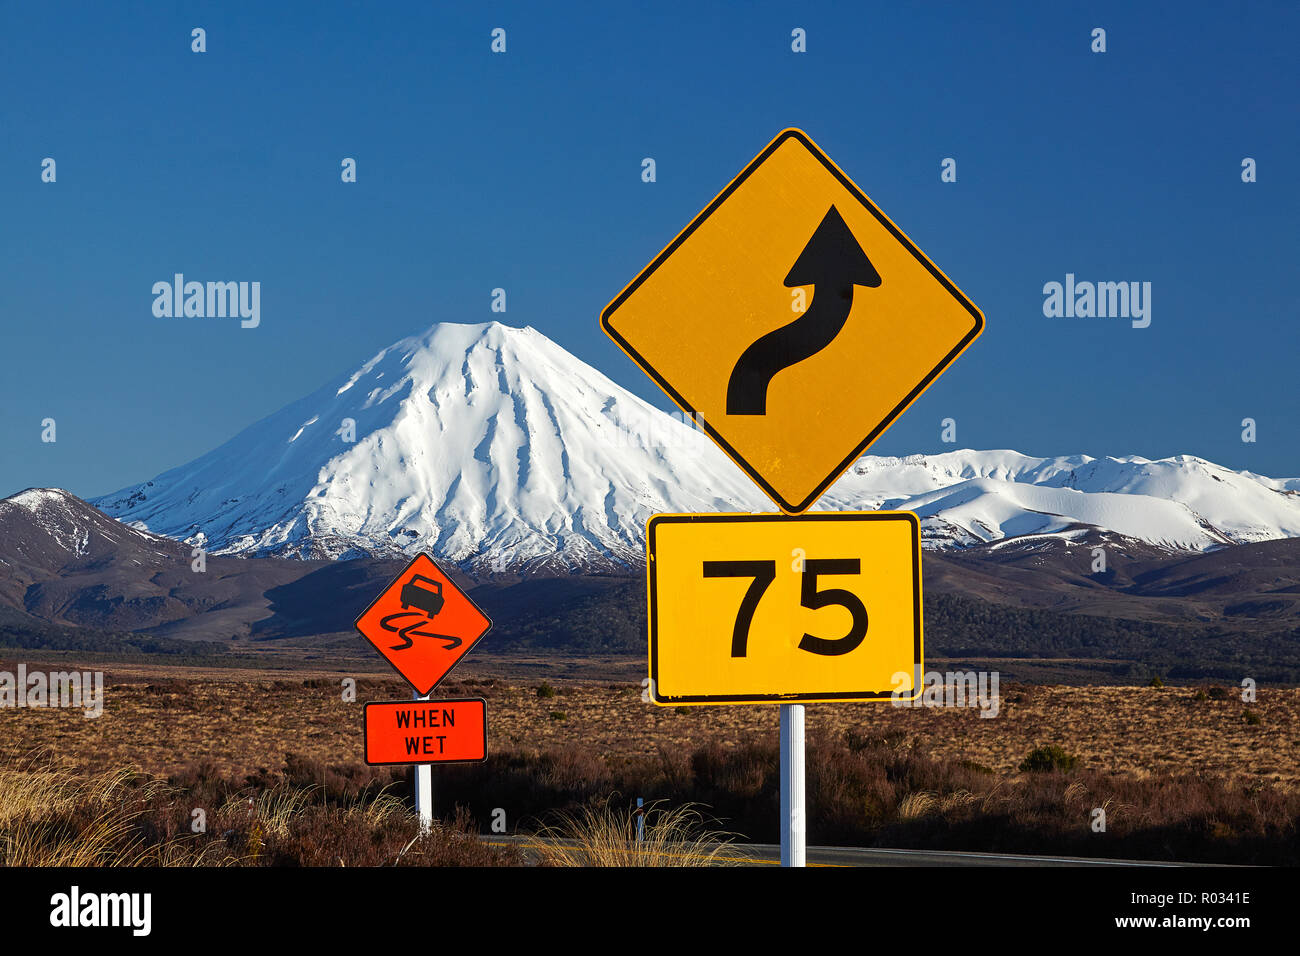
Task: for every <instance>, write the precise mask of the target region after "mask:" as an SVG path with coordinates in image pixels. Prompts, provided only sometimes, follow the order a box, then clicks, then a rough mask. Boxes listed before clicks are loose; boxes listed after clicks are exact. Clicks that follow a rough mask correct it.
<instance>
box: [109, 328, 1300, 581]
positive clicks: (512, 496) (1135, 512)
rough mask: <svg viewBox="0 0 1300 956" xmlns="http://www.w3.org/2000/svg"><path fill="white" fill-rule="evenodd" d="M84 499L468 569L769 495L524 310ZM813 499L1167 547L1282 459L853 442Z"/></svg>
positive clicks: (1282, 492)
mask: <svg viewBox="0 0 1300 956" xmlns="http://www.w3.org/2000/svg"><path fill="white" fill-rule="evenodd" d="M350 439H354V440H350ZM92 503H93V504H95V505H96V506H97V507H99V508H100V509H102V510H103V511H105V512H107V513H108V514H109V515H111V516H113V517H115V518H118V519H120V520H122V521H125V522H128V523H133V524H136V525H137V526H138V527H147V528H148V529H149V530H150V531H153V532H155V533H159V534H164V535H167V536H169V537H173V538H181V539H185V540H193V539H195V538H196V537H197V535H198V534H200V533H202V534H203V535H204V538H205V540H206V542H207V543H208V546H209V548H210V550H212V551H213V552H216V553H227V554H241V555H263V554H277V555H287V556H297V557H344V558H346V557H352V556H358V555H362V554H367V555H374V556H389V555H391V556H399V555H410V554H414V553H415V552H417V551H420V550H430V551H431V552H432V553H434V554H435V555H437V556H438V557H440V558H446V559H449V560H451V561H455V562H457V563H459V564H461V565H462V567H465V568H467V569H469V568H473V569H476V570H493V569H495V570H507V569H510V570H513V569H528V570H536V569H539V568H549V569H554V570H581V569H595V568H603V567H607V566H609V565H610V564H611V563H613V564H620V565H635V564H639V563H640V562H641V561H642V560H643V556H644V528H645V522H646V519H647V518H648V517H649V516H650V515H652V514H654V513H656V512H663V511H677V512H694V511H705V512H707V511H771V510H774V509H773V506H772V504H771V503H770V502H769V501H767V499H766V498H765V497H764V496H762V494H761V493H760V492H759V491H758V490H757V488H755V487H754V486H753V485H752V484H751V483H750V481H749V480H748V479H747V478H746V477H745V476H744V475H743V474H742V473H741V471H740V470H739V469H738V468H737V467H736V466H735V465H734V464H732V463H731V462H730V461H729V460H727V458H726V456H725V455H724V454H723V453H722V452H721V451H720V450H718V448H717V447H716V446H715V445H714V444H713V442H712V441H710V440H709V439H708V437H707V436H705V435H704V434H702V433H701V432H699V431H697V430H695V429H694V428H693V427H691V426H690V425H688V424H685V423H683V422H682V421H681V420H680V419H679V418H675V417H673V416H670V415H667V414H665V413H663V412H661V411H659V410H658V409H656V408H655V407H653V406H651V405H649V404H648V403H646V402H644V401H642V400H641V399H639V398H637V397H636V396H634V395H632V394H631V393H630V392H628V391H626V390H624V389H622V388H620V387H619V386H618V385H616V384H614V383H613V382H612V381H610V380H609V379H608V378H606V377H605V376H604V375H602V374H601V373H600V372H599V371H597V370H596V369H594V368H592V367H591V366H589V365H586V364H585V363H583V362H581V361H580V360H578V359H577V358H575V357H574V356H573V355H570V354H569V353H568V352H566V351H565V350H564V349H562V348H561V347H560V346H558V345H557V344H555V343H554V342H552V341H551V340H549V339H548V338H546V337H545V336H544V335H542V334H541V333H540V332H537V331H536V330H534V329H532V328H524V329H515V328H510V327H507V326H503V325H500V324H498V323H495V322H493V323H488V324H484V325H450V324H442V325H435V326H434V327H433V328H431V329H430V330H429V331H427V332H426V333H424V334H423V335H419V336H413V337H411V338H407V339H403V340H402V341H400V342H398V343H396V344H394V345H392V346H390V347H388V348H386V349H384V350H383V351H382V352H380V353H379V354H378V355H376V356H374V357H373V358H372V359H370V360H369V361H368V362H366V363H365V364H364V365H362V366H361V367H360V368H358V369H357V370H356V371H355V372H352V373H351V374H348V375H343V376H340V377H339V378H337V379H335V380H334V381H332V382H330V383H329V384H327V385H326V386H325V387H324V388H322V389H320V390H319V391H317V392H315V393H313V394H312V395H309V396H307V397H306V398H304V399H301V400H300V401H297V402H295V403H293V404H292V405H289V406H287V407H286V408H284V409H281V410H280V411H278V412H276V413H275V414H273V415H271V416H269V417H268V418H265V419H263V420H262V421H260V422H258V423H257V424H255V425H253V426H251V427H250V428H248V429H245V430H244V431H243V432H241V433H240V434H239V435H237V436H235V437H234V438H232V439H231V440H230V441H228V442H226V443H225V444H224V445H222V446H221V447H219V448H217V449H216V450H215V451H212V452H210V453H209V454H207V455H204V456H203V457H201V458H199V459H197V460H196V461H193V462H191V463H190V464H187V465H183V466H181V467H179V468H175V469H172V470H171V471H168V472H165V473H163V474H161V475H159V476H158V477H156V478H154V479H153V480H152V481H148V482H144V483H143V484H139V485H134V486H132V487H129V488H125V489H123V490H121V491H118V492H115V493H113V494H110V495H105V496H103V497H101V498H98V499H94V500H93V502H92ZM819 507H821V508H826V509H876V508H903V509H907V510H912V511H915V512H917V513H918V514H919V515H920V516H921V518H922V519H923V527H924V529H925V536H926V546H927V547H931V548H962V547H967V546H971V545H979V544H983V543H985V542H998V541H1006V540H1019V541H1024V540H1032V538H1031V537H1030V536H1052V537H1055V538H1060V539H1064V540H1067V541H1068V540H1071V539H1073V538H1075V537H1079V536H1081V535H1083V534H1086V533H1088V532H1092V531H1095V530H1096V529H1101V530H1102V531H1104V532H1109V533H1111V534H1114V535H1120V536H1123V537H1127V538H1132V539H1138V540H1142V541H1145V542H1148V543H1150V544H1153V545H1156V546H1158V547H1162V548H1168V549H1170V550H1186V551H1204V550H1209V549H1213V548H1216V547H1219V546H1221V545H1225V544H1233V543H1244V542H1252V541H1261V540H1266V539H1272V538H1282V537H1296V536H1300V479H1286V480H1274V479H1269V478H1264V477H1262V476H1258V475H1253V474H1250V473H1248V472H1234V471H1230V470H1228V469H1225V468H1221V467H1219V466H1218V465H1215V464H1213V463H1211V462H1208V461H1204V460H1202V459H1199V458H1192V457H1188V456H1178V457H1176V458H1169V459H1163V460H1160V461H1148V460H1146V459H1144V458H1097V459H1094V458H1089V457H1087V456H1073V457H1066V458H1050V459H1047V458H1030V457H1026V456H1024V455H1020V454H1018V453H1016V452H1011V451H953V452H948V453H945V454H941V455H932V456H925V457H922V456H910V457H908V458H903V459H896V458H878V457H872V456H865V457H863V458H862V459H861V460H860V461H859V462H858V463H857V464H856V465H855V466H854V467H853V468H852V469H851V470H850V471H849V472H848V473H847V474H846V475H845V476H844V477H843V478H841V479H840V481H839V482H837V483H836V484H835V485H834V486H833V487H832V488H831V490H830V492H829V493H828V494H827V495H826V496H825V497H824V498H823V499H822V502H821V503H820V505H819Z"/></svg>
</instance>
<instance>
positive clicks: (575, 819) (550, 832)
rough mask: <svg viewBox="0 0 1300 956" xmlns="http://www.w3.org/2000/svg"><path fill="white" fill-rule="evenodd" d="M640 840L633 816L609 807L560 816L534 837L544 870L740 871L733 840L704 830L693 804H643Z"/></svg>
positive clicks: (633, 814)
mask: <svg viewBox="0 0 1300 956" xmlns="http://www.w3.org/2000/svg"><path fill="white" fill-rule="evenodd" d="M644 811H645V827H644V833H643V836H644V839H642V840H638V839H637V817H636V813H635V812H633V811H631V810H626V811H623V810H616V809H614V808H612V807H611V806H610V805H609V804H605V805H604V806H603V807H585V808H583V809H582V810H579V811H577V812H574V813H565V814H561V815H560V818H559V819H560V822H559V823H557V824H555V825H553V826H550V827H547V828H545V829H544V830H542V831H541V832H540V833H539V834H538V845H539V850H538V856H539V858H540V862H541V863H542V865H544V866H739V865H740V864H741V860H740V858H738V857H737V856H736V855H735V854H734V853H733V851H732V849H731V845H732V842H733V835H732V834H728V833H725V832H723V831H719V830H712V829H709V828H708V827H707V823H706V819H705V817H704V815H703V814H702V813H701V812H700V811H699V809H698V808H697V807H696V806H694V805H693V804H683V805H681V806H676V807H660V806H658V805H654V804H651V805H647V806H646V807H645V808H644Z"/></svg>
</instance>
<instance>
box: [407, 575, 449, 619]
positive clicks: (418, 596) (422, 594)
mask: <svg viewBox="0 0 1300 956" xmlns="http://www.w3.org/2000/svg"><path fill="white" fill-rule="evenodd" d="M423 585H427V586H423ZM401 599H402V610H407V609H408V608H412V607H418V608H419V609H420V610H421V611H423V612H424V613H425V614H427V615H429V617H435V616H436V615H437V614H438V612H439V611H441V610H442V605H443V603H444V602H443V597H442V582H440V581H435V580H433V579H432V578H426V577H425V576H424V575H423V574H417V575H416V576H415V577H413V578H411V580H409V581H407V582H406V583H405V584H403V585H402V594H401Z"/></svg>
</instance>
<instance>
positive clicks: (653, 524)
mask: <svg viewBox="0 0 1300 956" xmlns="http://www.w3.org/2000/svg"><path fill="white" fill-rule="evenodd" d="M771 521H790V522H805V521H906V522H907V523H908V525H909V526H910V527H911V531H912V548H911V551H912V620H913V621H914V622H915V623H914V625H913V632H912V673H913V674H915V675H916V680H915V683H916V686H915V687H914V688H913V693H912V695H910V696H908V697H903V698H899V699H901V700H915V699H916V696H917V695H919V694H920V692H921V686H920V676H921V674H922V672H923V671H924V669H925V663H924V660H923V657H924V652H923V648H922V638H921V633H922V623H921V522H920V520H919V519H918V518H917V517H916V515H914V514H913V513H912V512H910V511H888V512H871V511H818V512H814V513H813V514H808V515H798V516H793V515H781V514H698V515H685V514H665V515H653V516H652V517H651V518H650V520H649V521H648V522H647V523H646V583H647V598H648V602H649V607H648V618H649V629H650V681H651V696H652V697H653V699H654V702H655V703H656V704H666V705H677V704H766V703H777V704H798V703H803V702H816V701H827V702H830V701H859V700H893V699H895V698H894V695H895V691H894V689H892V688H891V689H889V690H866V691H864V690H849V691H838V692H830V691H828V692H825V693H816V694H810V693H791V694H716V695H695V694H691V695H680V696H676V697H664V696H661V695H660V693H659V615H658V598H659V594H658V590H657V584H656V581H655V573H656V570H657V569H658V561H657V560H656V558H657V555H656V552H655V532H656V531H657V530H658V527H659V525H661V524H710V523H711V524H719V523H729V522H740V523H745V522H749V523H753V522H771Z"/></svg>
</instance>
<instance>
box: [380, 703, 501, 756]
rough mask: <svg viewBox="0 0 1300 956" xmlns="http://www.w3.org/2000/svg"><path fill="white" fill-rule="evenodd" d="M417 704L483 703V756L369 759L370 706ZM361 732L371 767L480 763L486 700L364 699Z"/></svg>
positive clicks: (484, 737) (485, 740)
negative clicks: (435, 758) (452, 758)
mask: <svg viewBox="0 0 1300 956" xmlns="http://www.w3.org/2000/svg"><path fill="white" fill-rule="evenodd" d="M419 704H482V705H483V756H481V757H465V758H462V759H457V760H415V761H412V760H371V759H370V718H369V717H368V716H367V714H368V713H369V711H370V708H371V707H397V706H402V707H415V706H417V705H419ZM361 734H362V739H363V740H364V741H365V749H364V750H362V753H363V754H364V755H365V760H366V763H367V764H368V765H370V766H371V767H412V766H416V765H417V764H418V765H420V766H423V765H425V764H435V763H482V762H483V761H485V760H487V701H486V700H485V699H484V698H482V697H446V698H440V699H439V698H434V699H430V700H370V701H366V708H365V711H364V712H363V713H362V720H361Z"/></svg>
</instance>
